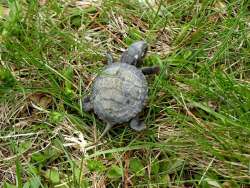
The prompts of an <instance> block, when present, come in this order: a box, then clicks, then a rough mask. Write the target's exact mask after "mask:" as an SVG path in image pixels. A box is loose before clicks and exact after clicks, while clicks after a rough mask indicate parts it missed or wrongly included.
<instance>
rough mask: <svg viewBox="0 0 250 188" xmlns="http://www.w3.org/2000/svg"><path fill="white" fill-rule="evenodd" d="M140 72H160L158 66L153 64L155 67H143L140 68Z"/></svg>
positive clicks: (146, 73)
mask: <svg viewBox="0 0 250 188" xmlns="http://www.w3.org/2000/svg"><path fill="white" fill-rule="evenodd" d="M141 70H142V73H143V74H145V75H148V74H157V73H159V72H160V67H158V66H155V67H143V68H142V69H141Z"/></svg>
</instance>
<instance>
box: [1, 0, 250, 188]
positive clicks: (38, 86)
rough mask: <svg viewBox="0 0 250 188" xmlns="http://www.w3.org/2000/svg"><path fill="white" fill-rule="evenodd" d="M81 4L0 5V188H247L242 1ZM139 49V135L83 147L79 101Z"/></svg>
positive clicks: (245, 11) (116, 134) (247, 79)
mask: <svg viewBox="0 0 250 188" xmlns="http://www.w3.org/2000/svg"><path fill="white" fill-rule="evenodd" d="M83 2H85V3H83ZM86 2H87V1H82V2H80V1H78V2H76V1H72V2H69V1H67V2H66V1H59V0H58V1H55V0H49V1H44V0H43V1H39V2H37V1H35V0H34V1H33V0H26V1H25V0H22V1H13V0H9V3H6V2H5V1H1V6H0V15H1V19H0V33H1V35H0V51H1V53H0V66H1V68H0V84H1V85H0V182H1V183H0V186H1V187H6V188H10V187H19V188H21V187H25V188H28V187H30V188H38V187H43V188H44V187H60V188H64V187H65V188H66V187H74V188H78V187H100V188H102V187H115V188H116V187H204V188H209V187H215V188H218V187H223V188H237V187H250V72H249V71H250V63H249V61H250V14H249V13H250V4H249V1H247V0H246V1H243V0H239V1H223V0H220V1H219V0H218V1H215V0H214V1H212V0H211V1H205V0H204V1H194V0H183V1H178V0H169V1H160V0H159V1H157V3H154V2H153V1H143V0H141V1H140V2H139V1H134V0H133V1H132V0H130V1H128V0H120V1H113V0H103V1H95V2H93V3H86ZM89 2H90V1H89ZM141 39H143V40H146V41H147V42H148V43H149V45H150V50H149V52H148V55H147V57H146V59H145V62H144V64H145V65H159V66H161V73H160V74H159V75H157V76H150V77H149V78H148V80H149V85H150V99H149V103H148V105H147V108H146V109H145V111H144V112H143V114H144V117H145V122H146V124H147V126H148V128H147V130H145V131H143V132H141V133H135V132H134V131H132V130H131V129H130V128H129V127H128V126H117V127H116V128H114V129H113V130H112V131H111V132H110V133H109V134H108V135H107V136H106V137H105V138H104V139H102V141H101V142H100V143H99V144H98V145H94V146H91V143H93V142H95V140H96V139H97V138H98V136H100V134H101V132H102V130H103V129H104V125H105V124H104V123H103V122H101V121H100V120H98V118H97V117H96V116H94V115H93V114H89V113H85V112H84V111H83V110H82V108H81V101H82V97H83V96H84V95H86V94H87V93H88V92H89V88H90V85H91V83H92V81H93V78H94V76H95V75H96V73H98V71H99V70H101V68H102V67H103V66H104V65H105V64H106V62H107V61H106V58H105V56H104V53H105V52H106V51H107V50H109V51H111V52H112V53H113V54H114V56H115V58H117V59H118V58H119V57H120V55H121V53H122V51H123V50H124V49H126V48H127V46H128V45H129V44H131V43H132V42H133V41H137V40H141ZM15 185H16V186H15Z"/></svg>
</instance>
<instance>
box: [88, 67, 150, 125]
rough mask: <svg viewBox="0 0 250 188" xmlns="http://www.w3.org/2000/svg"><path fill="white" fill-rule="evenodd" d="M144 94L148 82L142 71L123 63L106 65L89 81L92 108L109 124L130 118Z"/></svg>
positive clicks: (139, 108)
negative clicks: (91, 89) (90, 84)
mask: <svg viewBox="0 0 250 188" xmlns="http://www.w3.org/2000/svg"><path fill="white" fill-rule="evenodd" d="M147 97H148V84H147V80H146V78H145V76H144V75H143V73H142V71H141V70H140V69H137V68H136V67H135V66H133V65H129V64H126V63H113V64H110V65H108V66H107V67H106V68H105V69H104V71H103V72H102V73H101V74H100V75H99V76H98V77H97V78H96V79H95V81H94V83H93V93H92V102H93V107H94V112H95V113H96V114H97V115H98V116H99V118H100V119H102V120H104V121H107V122H109V123H110V124H113V125H114V124H120V123H124V122H128V121H129V120H131V119H132V118H134V117H135V116H136V115H137V114H138V113H140V112H141V111H142V109H143V108H144V106H145V103H146V100H147Z"/></svg>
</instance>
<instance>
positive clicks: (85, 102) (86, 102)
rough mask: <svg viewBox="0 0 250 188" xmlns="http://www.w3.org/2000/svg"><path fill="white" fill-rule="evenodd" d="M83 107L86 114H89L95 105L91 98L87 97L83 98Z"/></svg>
mask: <svg viewBox="0 0 250 188" xmlns="http://www.w3.org/2000/svg"><path fill="white" fill-rule="evenodd" d="M82 106H83V109H84V110H85V111H86V112H89V111H91V110H93V104H92V102H91V99H90V96H87V97H85V98H83V104H82Z"/></svg>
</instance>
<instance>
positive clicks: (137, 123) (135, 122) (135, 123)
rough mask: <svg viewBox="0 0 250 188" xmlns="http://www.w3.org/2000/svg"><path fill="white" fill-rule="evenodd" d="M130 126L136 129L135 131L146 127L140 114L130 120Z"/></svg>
mask: <svg viewBox="0 0 250 188" xmlns="http://www.w3.org/2000/svg"><path fill="white" fill-rule="evenodd" d="M130 127H131V128H132V129H134V130H135V131H142V130H144V129H146V125H145V123H144V122H143V121H140V120H139V116H138V115H137V116H136V117H135V118H134V119H132V120H131V121H130Z"/></svg>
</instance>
